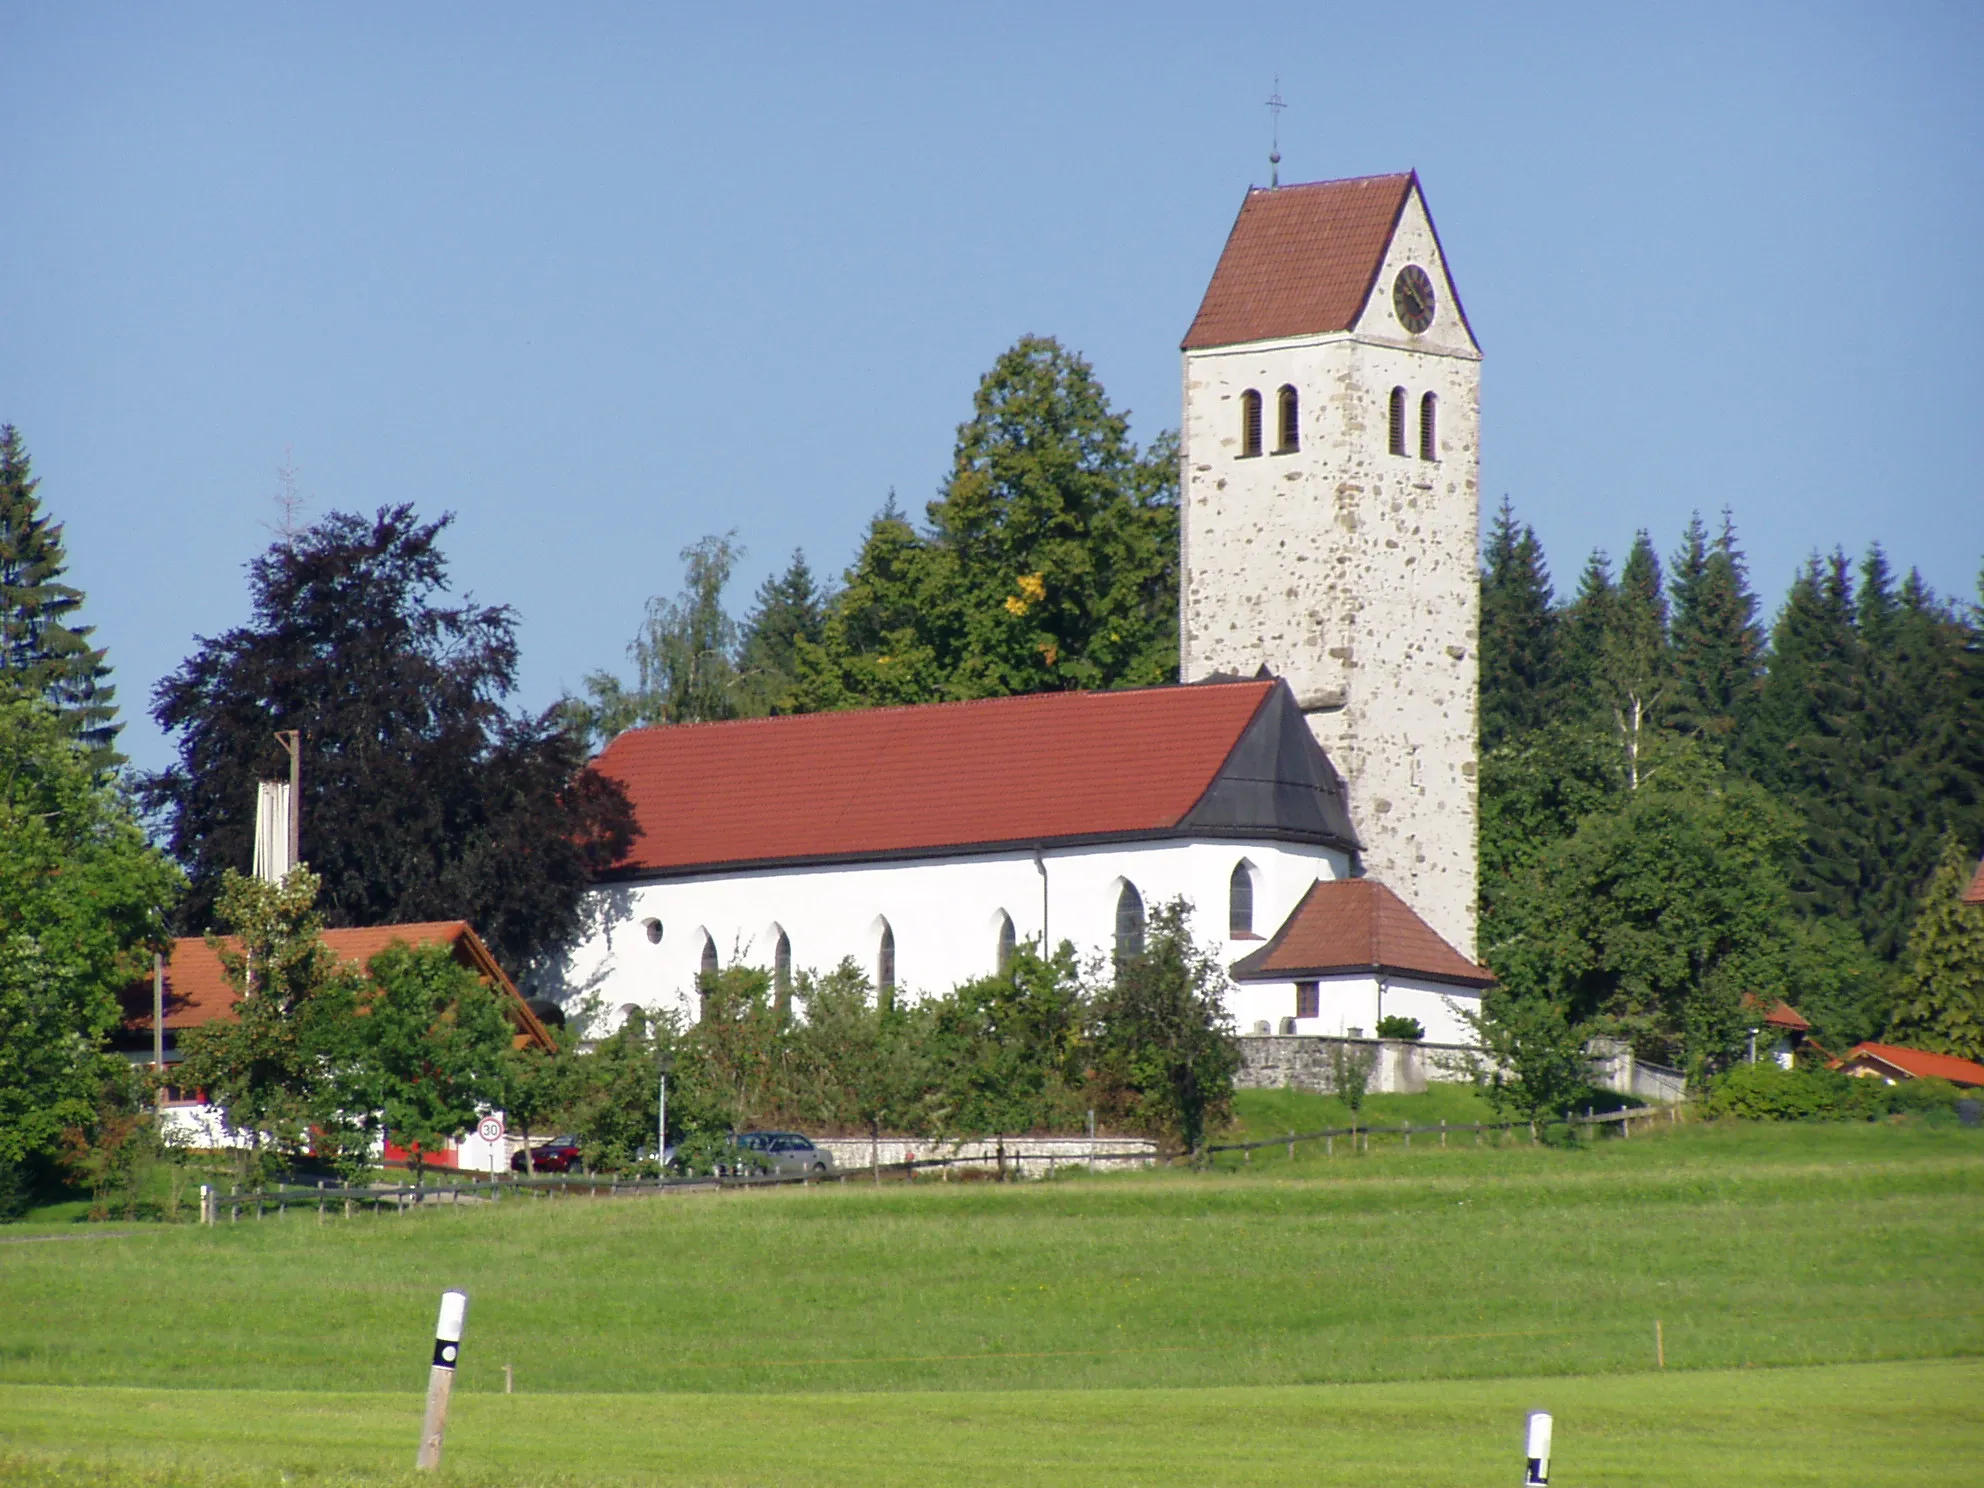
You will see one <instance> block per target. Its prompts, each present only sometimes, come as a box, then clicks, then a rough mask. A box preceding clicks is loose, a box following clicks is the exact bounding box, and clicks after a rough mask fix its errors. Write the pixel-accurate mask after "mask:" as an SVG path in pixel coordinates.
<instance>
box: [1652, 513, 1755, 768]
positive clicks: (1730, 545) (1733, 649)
mask: <svg viewBox="0 0 1984 1488" xmlns="http://www.w3.org/2000/svg"><path fill="white" fill-rule="evenodd" d="M1704 536H1705V534H1704V531H1703V528H1702V521H1701V517H1700V515H1699V514H1697V515H1696V516H1695V518H1694V520H1693V521H1692V522H1691V523H1690V524H1689V526H1688V532H1687V536H1686V538H1685V539H1684V543H1683V548H1682V553H1681V555H1680V556H1679V557H1678V558H1677V559H1676V560H1675V564H1676V567H1675V577H1674V620H1673V632H1672V634H1673V647H1674V666H1675V675H1676V689H1675V715H1676V716H1675V723H1676V725H1677V726H1679V727H1682V728H1688V729H1694V730H1697V731H1699V732H1701V733H1703V734H1705V735H1707V736H1708V737H1709V738H1712V739H1715V740H1718V741H1721V742H1723V743H1725V744H1726V743H1728V742H1731V741H1733V740H1734V739H1735V738H1736V737H1737V736H1738V735H1740V734H1742V733H1743V732H1745V731H1746V730H1747V729H1748V728H1749V727H1750V725H1751V723H1752V722H1753V720H1754V718H1755V715H1756V709H1757V701H1758V694H1759V691H1760V687H1761V684H1762V681H1763V675H1764V637H1763V630H1762V627H1760V626H1759V625H1758V624H1757V597H1756V595H1755V594H1753V593H1751V592H1750V583H1749V575H1748V571H1747V569H1746V567H1745V564H1744V561H1743V553H1742V550H1741V549H1740V548H1738V547H1737V546H1736V526H1735V522H1734V521H1733V519H1732V518H1731V516H1730V514H1729V512H1728V511H1727V510H1725V511H1724V512H1723V514H1722V531H1721V532H1720V533H1719V534H1718V535H1717V537H1716V538H1715V541H1714V542H1713V543H1711V544H1706V545H1705V544H1704Z"/></svg>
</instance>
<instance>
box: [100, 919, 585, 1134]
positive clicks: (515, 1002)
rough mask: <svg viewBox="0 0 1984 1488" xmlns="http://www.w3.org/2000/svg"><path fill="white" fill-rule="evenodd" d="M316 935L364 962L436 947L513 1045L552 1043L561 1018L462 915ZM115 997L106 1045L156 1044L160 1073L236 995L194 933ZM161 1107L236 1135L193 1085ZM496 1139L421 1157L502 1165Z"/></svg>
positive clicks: (139, 1060) (140, 1056)
mask: <svg viewBox="0 0 1984 1488" xmlns="http://www.w3.org/2000/svg"><path fill="white" fill-rule="evenodd" d="M323 940H324V944H325V945H326V946H327V947H329V948H330V951H331V953H332V954H333V955H334V956H336V957H337V959H338V960H339V962H341V963H345V964H350V965H356V966H360V967H363V966H365V965H368V964H369V963H370V962H371V960H372V958H373V957H374V956H376V955H378V954H379V952H381V951H383V950H385V949H386V948H387V947H388V946H392V945H404V946H409V947H416V948H417V947H421V946H444V947H446V948H447V949H448V950H449V952H450V953H451V954H452V955H453V956H454V958H455V960H457V961H458V962H460V963H461V964H462V965H463V966H465V967H467V968H468V969H469V970H470V971H472V972H474V973H475V975H476V976H477V977H478V978H479V979H480V980H481V981H482V983H483V985H485V986H487V987H489V988H490V989H492V990H493V991H495V992H496V993H497V994H498V996H499V997H500V998H501V999H502V1001H503V1004H504V1011H505V1013H506V1015H507V1016H508V1018H509V1020H510V1026H511V1028H512V1029H513V1030H514V1037H515V1041H516V1045H517V1047H518V1048H525V1047H529V1046H536V1047H538V1048H545V1049H549V1048H552V1047H554V1042H553V1039H552V1035H551V1032H550V1029H549V1027H547V1023H546V1020H547V1018H549V1019H552V1020H562V1017H563V1015H562V1013H560V1012H559V1011H558V1010H557V1009H556V1008H555V1007H552V1006H550V1005H548V1004H538V1005H533V1004H531V1003H529V1002H526V1001H525V999H524V998H523V996H522V994H520V993H519V992H518V991H517V988H516V984H515V983H513V982H512V981H511V980H510V978H509V976H508V975H507V974H506V973H505V972H504V970H503V968H502V966H501V965H499V964H498V963H497V960H496V958H495V956H494V955H492V954H491V953H490V950H489V947H488V946H487V945H485V944H483V941H482V937H481V936H479V935H477V934H476V933H475V929H474V927H473V926H471V925H470V924H469V923H468V922H467V921H465V920H431V921H422V922H419V923H415V924H405V925H368V926H364V927H360V928H354V929H343V930H326V931H325V932H324V934H323ZM226 943H227V944H229V945H230V946H232V947H233V948H235V949H237V950H238V949H239V942H237V941H234V940H233V939H232V938H231V937H230V938H229V939H228V941H227V942H226ZM161 990H162V995H161ZM119 998H120V1001H121V1003H122V1005H123V1012H124V1019H123V1022H122V1024H121V1025H120V1027H119V1029H118V1032H117V1033H116V1035H115V1036H114V1037H113V1039H112V1047H113V1048H115V1049H116V1050H117V1051H118V1052H119V1053H121V1054H123V1055H124V1057H125V1058H127V1059H129V1060H130V1061H131V1062H132V1063H134V1064H142V1065H150V1064H151V1063H152V1062H153V1058H154V1055H155V1053H157V1052H161V1051H162V1052H163V1055H164V1062H165V1068H166V1070H167V1072H168V1077H169V1075H170V1071H171V1069H172V1067H173V1066H174V1065H176V1064H178V1063H179V1062H180V1061H181V1059H182V1058H183V1053H182V1051H181V1049H180V1047H179V1039H180V1036H181V1035H182V1034H184V1033H185V1032H186V1031H187V1030H189V1029H193V1028H199V1027H202V1026H204V1025H205V1024H208V1023H212V1022H216V1021H232V1020H233V1019H234V1018H235V1017H236V1013H235V1007H236V1005H237V1004H238V1003H239V1002H240V1000H241V996H240V994H239V993H238V992H236V991H235V989H234V984H233V983H232V982H230V981H229V980H228V978H227V971H226V968H225V967H223V966H222V965H221V959H220V955H219V954H218V953H217V952H216V951H215V949H214V948H213V947H212V946H210V945H209V944H207V942H206V940H205V939H204V938H202V937H200V936H182V937H180V938H179V939H177V940H175V941H173V943H172V951H171V954H170V955H169V956H167V957H166V959H165V964H164V975H163V988H162V989H160V988H157V987H155V986H154V983H153V980H152V978H150V977H146V978H144V979H143V980H142V981H137V982H133V983H132V984H131V985H130V986H128V987H126V988H124V989H123V991H122V992H121V993H120V994H119ZM161 1013H162V1015H163V1016H162V1017H161V1016H160V1014H161ZM166 1110H167V1113H168V1115H169V1116H170V1118H171V1120H172V1122H173V1124H174V1125H175V1126H177V1127H179V1128H181V1129H183V1130H185V1131H186V1132H188V1133H189V1134H190V1135H191V1136H192V1137H193V1140H194V1141H195V1143H196V1144H197V1145H199V1146H202V1147H216V1148H217V1147H228V1146H235V1145H238V1144H239V1141H240V1139H239V1137H238V1135H237V1134H234V1133H231V1132H229V1131H228V1130H227V1129H226V1127H225V1125H224V1123H223V1122H222V1121H221V1119H220V1113H219V1111H217V1110H216V1109H214V1108H213V1107H211V1106H209V1105H207V1103H206V1101H205V1100H204V1098H203V1097H202V1095H201V1092H199V1091H198V1090H194V1089H190V1088H173V1087H168V1096H167V1102H166ZM500 1146H501V1144H500V1143H498V1144H490V1143H486V1142H484V1141H482V1139H481V1138H480V1137H477V1136H474V1135H471V1136H469V1137H467V1138H465V1139H464V1140H463V1141H462V1142H461V1143H457V1144H452V1145H451V1146H450V1148H449V1150H448V1151H447V1152H445V1153H431V1154H429V1155H428V1158H427V1160H428V1162H429V1163H431V1164H433V1165H435V1166H441V1167H453V1166H456V1165H458V1164H460V1165H465V1166H468V1167H471V1168H474V1169H476V1170H478V1171H482V1170H489V1171H494V1170H496V1169H497V1167H498V1165H499V1160H500V1165H501V1166H502V1167H503V1169H504V1170H507V1165H508V1161H509V1154H508V1150H507V1149H506V1148H504V1149H502V1150H501V1151H498V1150H497V1148H498V1147H500ZM385 1157H386V1159H387V1160H388V1161H399V1160H401V1159H402V1158H404V1157H405V1154H404V1153H403V1152H400V1151H399V1150H398V1149H396V1148H394V1147H393V1146H391V1145H390V1143H389V1144H388V1146H387V1148H386V1152H385Z"/></svg>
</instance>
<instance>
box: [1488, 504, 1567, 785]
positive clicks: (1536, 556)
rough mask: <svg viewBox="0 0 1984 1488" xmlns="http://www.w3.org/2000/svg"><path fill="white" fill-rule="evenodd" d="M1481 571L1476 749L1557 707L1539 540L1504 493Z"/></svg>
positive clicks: (1552, 626)
mask: <svg viewBox="0 0 1984 1488" xmlns="http://www.w3.org/2000/svg"><path fill="white" fill-rule="evenodd" d="M1484 557H1485V562H1484V564H1483V567H1482V574H1481V747H1482V748H1483V749H1493V748H1495V747H1496V746H1497V745H1499V744H1502V743H1505V742H1507V741H1509V740H1511V739H1516V738H1519V737H1521V736H1522V735H1524V734H1527V733H1529V732H1530V731H1531V730H1533V729H1536V728H1540V727H1541V726H1542V725H1543V724H1545V723H1546V722H1548V721H1549V720H1550V718H1551V716H1552V715H1553V713H1554V711H1555V707H1556V701H1557V700H1556V691H1557V672H1558V658H1557V616H1556V612H1555V611H1554V610H1553V609H1552V607H1551V591H1550V570H1549V568H1548V566H1547V565H1546V564H1545V563H1544V559H1543V547H1542V544H1540V543H1539V542H1537V540H1536V531H1535V529H1534V528H1532V527H1530V526H1529V525H1528V524H1526V523H1525V524H1523V525H1521V526H1518V525H1517V523H1516V517H1515V508H1514V507H1513V506H1511V505H1510V503H1509V499H1508V498H1507V497H1506V496H1505V497H1503V498H1502V507H1501V510H1500V511H1498V512H1497V513H1496V514H1495V525H1494V527H1493V528H1492V529H1491V530H1490V531H1489V534H1488V547H1487V552H1486V554H1485V555H1484Z"/></svg>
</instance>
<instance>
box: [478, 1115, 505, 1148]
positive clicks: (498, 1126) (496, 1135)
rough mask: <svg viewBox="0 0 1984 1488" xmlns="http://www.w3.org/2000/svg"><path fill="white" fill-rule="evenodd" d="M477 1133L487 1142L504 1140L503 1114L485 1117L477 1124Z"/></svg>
mask: <svg viewBox="0 0 1984 1488" xmlns="http://www.w3.org/2000/svg"><path fill="white" fill-rule="evenodd" d="M475 1134H476V1135H477V1136H478V1137H480V1138H482V1140H483V1141H485V1142H500V1141H502V1140H503V1118H502V1117H501V1116H485V1117H483V1118H482V1120H480V1121H478V1122H477V1123H476V1124H475Z"/></svg>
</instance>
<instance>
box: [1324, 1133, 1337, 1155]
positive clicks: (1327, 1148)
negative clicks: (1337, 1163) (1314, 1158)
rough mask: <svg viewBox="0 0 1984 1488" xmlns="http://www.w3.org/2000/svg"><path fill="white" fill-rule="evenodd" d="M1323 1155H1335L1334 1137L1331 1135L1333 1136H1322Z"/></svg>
mask: <svg viewBox="0 0 1984 1488" xmlns="http://www.w3.org/2000/svg"><path fill="white" fill-rule="evenodd" d="M1323 1156H1324V1157H1335V1156H1336V1138H1335V1137H1333V1136H1325V1137H1324V1138H1323Z"/></svg>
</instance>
